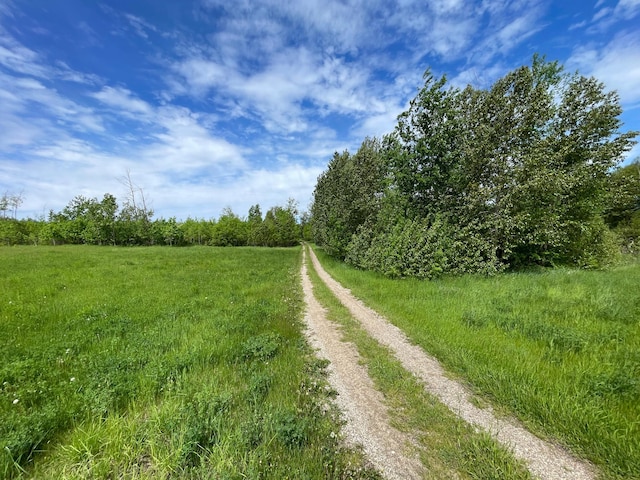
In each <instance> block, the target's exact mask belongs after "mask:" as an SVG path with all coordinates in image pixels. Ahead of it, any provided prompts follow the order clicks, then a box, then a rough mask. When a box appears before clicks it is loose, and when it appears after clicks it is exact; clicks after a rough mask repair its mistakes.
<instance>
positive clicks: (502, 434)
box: [305, 247, 596, 480]
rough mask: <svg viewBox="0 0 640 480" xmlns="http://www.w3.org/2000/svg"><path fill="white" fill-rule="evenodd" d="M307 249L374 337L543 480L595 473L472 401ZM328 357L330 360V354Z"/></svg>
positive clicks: (580, 478) (572, 479)
mask: <svg viewBox="0 0 640 480" xmlns="http://www.w3.org/2000/svg"><path fill="white" fill-rule="evenodd" d="M305 249H307V248H306V247H305ZM308 250H309V256H310V257H311V260H312V262H313V266H314V268H315V270H316V272H317V273H318V275H319V276H320V278H321V279H322V281H323V282H324V283H325V284H326V285H327V286H328V287H329V288H330V289H331V291H332V292H333V293H334V295H336V297H338V299H339V300H340V301H341V302H342V304H343V305H344V306H345V307H347V309H348V310H349V311H350V312H351V315H353V317H354V318H355V319H356V320H358V321H359V322H360V323H361V325H362V327H363V328H364V329H365V330H366V331H367V332H368V333H369V335H371V337H373V338H375V339H376V340H377V341H378V342H379V343H380V344H381V345H384V346H386V347H388V348H390V349H391V351H393V352H394V355H395V356H396V358H397V359H398V360H399V361H400V362H401V363H402V365H403V367H404V368H405V369H407V370H408V371H409V372H411V373H413V374H414V375H416V376H417V377H418V378H419V379H420V380H422V382H423V383H424V385H425V389H426V390H427V391H428V392H429V393H431V394H432V395H435V396H436V397H437V398H438V399H440V401H441V402H442V403H444V404H445V405H446V406H447V407H448V408H449V409H450V410H451V411H453V412H454V413H455V414H457V415H458V416H460V417H461V418H463V419H464V420H465V421H467V422H468V423H470V424H472V425H474V426H476V427H478V428H481V429H483V430H485V431H487V432H489V433H491V435H493V436H494V437H495V438H496V439H497V440H498V441H500V442H501V443H502V444H504V445H507V446H508V447H509V448H511V449H512V450H513V453H514V455H515V456H516V457H517V458H520V459H522V460H523V461H525V462H526V464H527V465H528V468H529V471H530V472H531V473H532V474H533V475H534V476H536V477H538V478H540V479H542V480H547V479H548V480H564V479H566V480H591V479H594V478H596V473H595V468H594V467H593V466H592V465H591V464H589V463H588V462H586V461H583V460H579V459H577V458H575V457H573V456H572V455H571V454H570V453H568V452H567V451H566V450H564V449H562V448H560V447H558V446H556V445H553V444H551V443H549V442H546V441H544V440H541V439H540V438H538V437H536V436H535V435H533V434H531V433H530V432H529V431H527V430H526V429H525V428H524V427H522V426H520V425H519V424H518V423H517V422H516V421H515V420H513V419H505V418H498V417H496V415H495V414H494V413H493V410H492V409H491V408H486V409H482V408H478V407H476V406H475V405H473V403H472V402H471V401H470V398H471V397H472V394H471V393H470V392H469V391H468V390H467V389H466V388H465V387H464V386H462V385H461V384H459V383H458V382H456V381H454V380H451V379H449V378H447V377H446V376H445V374H444V371H443V369H442V367H441V366H440V364H439V363H438V361H437V360H435V359H434V358H432V357H430V356H429V355H427V354H426V353H425V352H424V351H423V350H422V349H421V348H420V347H419V346H417V345H412V344H411V343H410V342H409V341H408V339H407V338H406V336H405V335H404V333H403V332H402V331H401V330H400V329H399V328H397V327H396V326H394V325H392V324H391V323H389V322H388V321H387V320H386V319H384V318H383V317H382V316H380V315H379V314H377V313H376V312H375V311H373V310H371V309H370V308H368V307H367V306H365V305H364V304H363V303H362V302H361V301H360V300H358V299H356V298H355V297H354V296H353V295H351V292H350V291H349V290H348V289H346V288H344V287H343V286H342V285H340V284H339V283H338V282H336V281H335V280H334V279H333V278H332V277H331V276H329V274H328V273H327V272H326V271H325V270H324V269H323V268H322V265H320V262H319V261H318V258H317V257H316V256H315V253H314V252H313V250H312V249H311V248H308ZM328 360H330V361H332V360H331V359H330V358H328ZM349 380H351V379H350V378H349ZM403 478H410V477H403Z"/></svg>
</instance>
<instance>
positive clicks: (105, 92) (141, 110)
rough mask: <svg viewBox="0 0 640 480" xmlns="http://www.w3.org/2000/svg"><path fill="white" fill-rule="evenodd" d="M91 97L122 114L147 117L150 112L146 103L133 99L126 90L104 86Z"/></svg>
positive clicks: (149, 107) (150, 109)
mask: <svg viewBox="0 0 640 480" xmlns="http://www.w3.org/2000/svg"><path fill="white" fill-rule="evenodd" d="M91 96H92V97H93V98H95V99H97V100H100V101H101V102H102V103H104V104H106V105H109V106H111V107H115V108H117V109H119V110H120V111H121V112H124V113H129V114H135V115H138V114H142V115H148V114H150V113H151V111H152V108H151V106H150V105H149V104H148V103H147V102H145V101H143V100H140V99H139V98H137V97H135V96H134V95H133V94H132V93H131V91H130V90H127V89H126V88H119V87H109V86H105V87H103V88H102V90H100V91H99V92H95V93H92V94H91Z"/></svg>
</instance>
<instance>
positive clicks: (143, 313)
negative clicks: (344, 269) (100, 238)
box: [0, 246, 375, 479]
mask: <svg viewBox="0 0 640 480" xmlns="http://www.w3.org/2000/svg"><path fill="white" fill-rule="evenodd" d="M0 262H1V265H2V270H1V273H0V332H1V333H0V336H1V341H0V358H2V359H3V361H2V364H1V365H0V379H1V382H2V384H1V386H0V418H2V422H0V450H1V451H0V477H9V478H11V477H15V478H17V477H24V478H86V477H91V478H167V477H169V476H170V477H171V478H209V477H215V478H247V477H248V478H274V479H276V478H277V479H282V478H374V477H375V474H374V473H373V472H370V471H368V470H367V468H365V467H363V465H362V457H361V455H360V454H359V453H357V452H353V451H348V450H346V449H344V448H342V447H340V446H339V444H338V440H337V438H338V435H336V434H335V432H338V430H339V428H340V426H339V422H338V420H337V416H336V415H335V412H334V411H332V410H331V409H330V408H328V407H327V400H328V398H330V397H331V395H332V392H331V390H330V389H328V388H325V386H326V381H325V372H324V364H323V363H322V362H320V361H317V360H315V359H314V357H313V356H312V355H311V354H310V351H309V349H308V346H307V343H306V341H305V340H304V339H303V336H302V333H301V317H302V315H301V312H302V303H301V291H300V286H299V278H298V271H299V268H300V249H299V248H293V249H257V248H236V249H224V248H213V247H203V248H199V247H192V248H182V249H179V248H153V247H150V248H109V247H82V246H75V247H55V248H49V247H37V248H36V247H11V248H3V249H0Z"/></svg>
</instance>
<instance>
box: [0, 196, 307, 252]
mask: <svg viewBox="0 0 640 480" xmlns="http://www.w3.org/2000/svg"><path fill="white" fill-rule="evenodd" d="M152 215H153V212H152V211H149V210H146V209H144V208H141V207H134V206H133V205H132V204H131V203H129V202H128V201H127V202H125V205H124V207H123V208H122V209H120V208H119V206H118V203H117V201H116V199H115V197H113V196H112V195H110V194H105V196H104V199H103V200H102V201H100V202H99V201H98V200H97V199H95V198H91V199H87V198H85V197H83V196H77V197H75V198H74V199H72V200H71V202H69V204H68V205H67V206H66V207H65V208H64V209H63V210H62V211H61V212H58V213H54V212H51V213H50V214H49V219H48V221H45V220H43V219H41V220H31V219H27V220H16V219H14V218H0V245H25V244H31V245H61V244H65V243H66V244H69V243H71V244H87V245H125V246H126V245H168V246H182V245H214V246H245V245H249V246H265V247H290V246H294V245H296V244H297V243H298V242H299V241H300V238H301V235H302V226H301V225H299V224H298V220H297V215H298V209H297V204H296V202H295V200H293V199H289V201H288V202H287V205H286V206H285V207H280V206H276V207H273V208H271V209H270V210H269V211H268V212H267V215H266V217H265V219H264V221H263V220H262V214H261V212H260V206H259V205H254V206H253V207H251V209H250V210H249V218H248V219H247V220H244V219H242V218H240V217H239V216H238V215H236V214H235V213H234V212H233V211H232V210H231V209H228V208H227V209H225V210H224V211H223V212H222V215H221V216H220V218H219V220H218V221H216V220H197V219H192V218H187V220H185V221H184V222H180V221H178V220H177V219H176V218H175V217H171V218H169V219H164V218H159V219H156V220H152ZM304 219H305V222H306V228H307V231H308V228H309V218H308V215H306V214H305V215H304Z"/></svg>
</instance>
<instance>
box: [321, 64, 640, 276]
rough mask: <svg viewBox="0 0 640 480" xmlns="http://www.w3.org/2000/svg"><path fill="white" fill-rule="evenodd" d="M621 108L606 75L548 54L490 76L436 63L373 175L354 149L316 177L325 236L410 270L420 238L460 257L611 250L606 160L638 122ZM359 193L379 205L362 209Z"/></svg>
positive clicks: (363, 260) (496, 261) (495, 263)
mask: <svg viewBox="0 0 640 480" xmlns="http://www.w3.org/2000/svg"><path fill="white" fill-rule="evenodd" d="M621 111H622V110H621V107H620V104H619V98H618V96H617V94H616V93H615V92H606V91H605V87H604V85H603V84H602V83H601V82H598V81H597V80H596V79H593V78H587V77H584V76H581V75H579V74H577V73H576V74H566V73H564V72H563V70H562V67H561V66H559V65H558V63H557V62H547V61H546V60H545V59H544V58H542V57H539V56H535V57H534V58H533V62H532V64H531V65H530V66H523V67H520V68H518V69H516V70H514V71H512V72H509V73H508V74H507V75H505V76H504V77H503V78H501V79H498V80H497V81H496V82H495V83H494V85H493V86H492V87H491V88H490V89H487V90H479V89H475V88H472V87H467V88H465V89H463V90H459V89H455V88H447V84H446V78H445V77H442V78H440V79H435V78H434V77H433V76H432V75H431V73H430V72H429V71H427V73H426V74H425V85H424V87H423V88H422V89H421V90H420V92H419V93H418V95H417V96H416V98H414V99H413V100H412V101H411V102H410V105H409V109H408V110H407V111H406V112H404V113H402V114H401V115H400V116H399V117H398V125H397V127H396V129H395V131H394V132H393V133H392V134H390V135H387V136H385V137H384V139H383V142H382V145H381V148H378V152H379V156H380V157H381V158H382V159H383V161H382V162H380V163H379V165H382V166H383V170H382V174H376V175H374V179H365V180H364V184H365V185H366V186H367V187H368V186H371V185H375V186H376V187H375V188H373V189H364V190H363V189H362V188H360V187H357V186H355V187H354V186H352V184H353V185H357V182H358V180H359V179H361V178H362V175H363V172H365V171H366V170H363V169H358V168H356V167H355V166H356V165H357V163H356V162H355V161H354V158H355V156H354V157H351V156H350V155H348V153H347V152H345V153H344V154H343V155H338V154H337V153H336V154H335V155H334V157H333V159H332V160H331V162H330V163H329V166H328V168H327V170H326V171H325V172H323V174H322V175H321V176H320V177H319V179H318V183H317V185H316V190H315V192H314V206H313V210H312V213H313V221H314V236H315V239H316V242H318V243H321V244H323V245H325V247H326V249H327V251H328V252H329V253H330V254H333V255H336V256H339V257H344V256H345V252H346V254H347V256H348V258H349V259H351V260H352V261H354V262H355V263H356V264H359V265H361V266H362V265H365V264H366V265H369V266H370V267H371V266H372V265H374V264H377V265H379V266H380V268H383V267H382V265H386V266H384V269H386V270H388V271H390V272H395V271H397V272H402V271H408V270H407V269H406V268H405V266H403V265H402V262H405V260H406V259H407V258H415V259H420V257H421V255H422V254H420V255H417V254H416V252H417V251H420V252H423V253H424V252H432V253H430V254H429V255H442V256H443V257H442V258H447V259H448V260H447V262H446V265H447V267H446V268H449V269H450V271H461V270H463V271H469V270H470V269H471V270H474V269H475V270H476V271H485V272H491V271H499V270H501V269H503V268H505V267H522V266H527V265H532V264H539V265H556V264H570V265H581V266H598V265H603V264H606V263H607V262H608V261H609V260H610V259H611V257H612V254H613V250H612V237H611V235H610V234H609V232H608V229H607V228H606V225H605V224H604V222H603V219H602V214H603V211H604V207H605V205H606V199H607V198H608V197H607V188H608V181H609V173H608V172H609V171H610V170H611V168H612V167H614V166H615V165H617V164H618V163H619V162H620V161H621V160H622V158H624V154H625V152H627V151H628V150H629V149H630V148H631V146H632V145H633V144H634V143H635V142H634V140H633V139H634V137H635V136H637V134H638V133H637V132H621V126H622V123H621V121H620V119H619V116H620V114H621ZM379 179H383V180H382V181H381V182H380V183H378V182H379ZM379 185H384V188H383V189H382V191H381V193H373V195H371V192H376V191H379V190H377V188H378V186H379ZM360 199H365V203H364V205H366V206H367V207H369V206H371V207H372V208H370V209H368V210H365V214H364V215H362V209H361V204H360V203H359V200H360ZM372 212H377V214H375V215H372ZM363 217H364V218H366V220H363ZM431 229H433V231H431ZM443 235H447V236H449V239H450V240H452V241H445V239H444V238H443ZM424 242H435V243H436V244H438V245H440V246H441V247H442V248H444V249H445V250H446V251H441V249H435V250H434V249H430V248H426V249H425V248H424V245H423V243H424ZM370 249H374V250H375V252H376V253H375V255H373V254H371V252H373V250H371V252H370V251H369V250H370ZM398 249H400V250H401V251H398ZM447 249H448V250H447ZM425 254H426V253H425ZM385 255H388V256H389V258H391V257H393V259H394V260H393V262H399V263H398V264H397V265H390V264H389V262H388V260H389V258H384V256H385ZM460 255H463V256H466V259H461V258H457V257H458V256H460ZM417 261H418V262H419V263H420V262H421V260H417ZM376 262H377V263H376ZM434 265H435V264H434ZM438 265H440V263H438ZM372 268H375V267H372ZM411 268H413V267H411ZM419 268H422V267H419ZM438 268H440V266H438ZM430 269H431V267H429V268H428V269H427V270H430ZM409 270H411V269H409ZM436 270H437V268H436Z"/></svg>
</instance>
